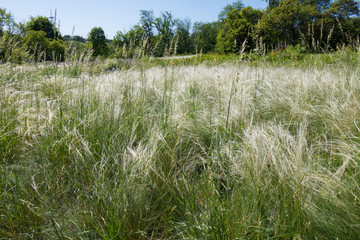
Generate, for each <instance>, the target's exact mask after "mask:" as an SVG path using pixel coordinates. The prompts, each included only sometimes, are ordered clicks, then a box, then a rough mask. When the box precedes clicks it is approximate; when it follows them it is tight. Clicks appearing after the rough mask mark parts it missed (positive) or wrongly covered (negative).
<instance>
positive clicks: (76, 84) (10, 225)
mask: <svg viewBox="0 0 360 240" xmlns="http://www.w3.org/2000/svg"><path fill="white" fill-rule="evenodd" d="M335 54H337V55H335ZM342 54H343V55H342ZM346 54H347V53H346V52H343V53H334V54H332V55H331V54H330V55H329V58H330V60H331V61H330V60H329V61H328V62H326V60H324V59H320V58H324V56H317V55H314V56H305V57H304V58H312V59H313V62H312V63H314V62H317V64H312V63H310V64H308V63H306V62H303V63H299V62H294V60H293V62H288V63H287V64H281V65H280V64H278V63H277V62H276V63H267V62H262V63H261V62H254V63H239V61H232V60H230V61H226V62H219V61H218V60H216V62H215V63H211V64H206V61H210V60H206V61H205V64H204V63H196V64H195V63H192V64H188V63H187V64H184V63H181V64H180V63H179V64H172V63H170V62H169V63H166V64H163V63H160V64H158V65H157V66H156V65H155V66H153V65H152V64H149V63H150V61H151V60H150V61H149V59H145V60H144V59H143V60H137V61H136V62H135V64H133V65H132V63H128V62H119V61H117V62H114V61H113V62H111V61H110V62H105V63H101V64H99V65H95V66H92V65H91V63H89V62H85V63H76V62H75V63H66V64H62V65H48V64H38V65H26V64H24V65H16V66H15V65H1V66H0V72H1V73H0V74H1V78H0V79H1V80H0V81H1V87H0V93H1V99H0V109H1V114H0V126H1V128H0V171H1V174H0V193H1V195H0V203H1V204H0V236H1V238H3V239H356V238H357V237H358V236H359V235H360V225H359V222H360V204H359V197H360V188H359V182H360V171H359V170H360V168H359V161H358V158H359V154H360V134H359V132H360V129H359V125H360V123H359V121H358V119H359V117H360V108H359V106H360V101H359V93H360V82H359V79H358V76H359V68H358V65H357V63H358V60H359V58H358V57H356V53H353V52H351V53H348V54H351V55H350V56H351V57H349V56H346ZM211 58H212V57H206V59H211ZM353 60H354V61H353ZM159 61H160V60H159ZM171 61H174V60H171ZM189 61H190V60H189ZM299 61H300V60H299ZM301 61H302V60H301ZM334 63H336V65H335V64H334ZM149 65H150V66H149ZM161 65H163V66H161ZM132 66H135V67H132Z"/></svg>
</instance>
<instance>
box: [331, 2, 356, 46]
mask: <svg viewBox="0 0 360 240" xmlns="http://www.w3.org/2000/svg"><path fill="white" fill-rule="evenodd" d="M359 8H360V7H359V2H358V1H356V0H335V1H334V2H332V3H331V5H330V7H329V8H328V9H327V10H326V11H325V12H324V22H325V24H324V26H325V27H324V31H325V32H326V33H327V34H328V35H330V33H331V40H330V41H329V46H330V47H331V48H336V47H337V46H338V45H343V44H345V45H348V44H353V42H354V39H355V38H357V36H358V35H359V34H360V32H359V28H358V26H359V25H358V24H359Z"/></svg>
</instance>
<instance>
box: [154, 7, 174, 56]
mask: <svg viewBox="0 0 360 240" xmlns="http://www.w3.org/2000/svg"><path fill="white" fill-rule="evenodd" d="M174 26H175V20H174V19H173V16H172V14H171V13H170V12H167V11H166V12H164V13H161V17H158V18H156V19H155V27H156V30H157V31H158V33H159V35H158V36H157V41H158V46H157V49H156V50H155V51H156V52H155V55H156V56H162V55H163V54H164V53H165V52H170V50H171V49H170V48H171V47H172V46H171V43H172V42H171V41H172V40H173V37H174Z"/></svg>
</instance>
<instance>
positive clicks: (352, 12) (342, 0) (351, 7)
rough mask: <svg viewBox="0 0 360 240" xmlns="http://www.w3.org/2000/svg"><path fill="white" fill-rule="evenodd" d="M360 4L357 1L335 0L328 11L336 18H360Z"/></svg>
mask: <svg viewBox="0 0 360 240" xmlns="http://www.w3.org/2000/svg"><path fill="white" fill-rule="evenodd" d="M359 8H360V6H359V2H358V1H356V0H335V1H334V2H333V3H332V4H331V6H330V9H329V10H328V13H330V14H331V15H332V17H334V18H338V19H342V20H343V19H347V18H349V17H351V16H359Z"/></svg>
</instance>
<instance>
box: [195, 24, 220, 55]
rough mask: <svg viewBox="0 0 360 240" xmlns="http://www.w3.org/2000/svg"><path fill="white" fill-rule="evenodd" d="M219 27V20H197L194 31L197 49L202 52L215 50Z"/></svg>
mask: <svg viewBox="0 0 360 240" xmlns="http://www.w3.org/2000/svg"><path fill="white" fill-rule="evenodd" d="M219 29H220V24H219V22H210V23H203V22H195V23H194V32H193V38H194V46H195V51H196V52H200V51H201V52H202V53H208V52H214V51H215V46H216V37H217V35H218V33H219Z"/></svg>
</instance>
